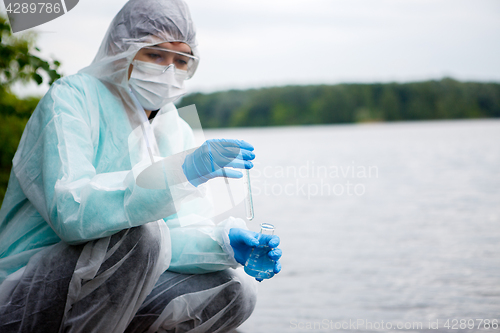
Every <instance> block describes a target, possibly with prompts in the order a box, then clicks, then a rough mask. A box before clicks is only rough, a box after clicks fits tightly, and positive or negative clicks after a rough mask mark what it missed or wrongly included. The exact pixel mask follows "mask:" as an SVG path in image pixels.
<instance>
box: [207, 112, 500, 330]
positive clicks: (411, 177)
mask: <svg viewBox="0 0 500 333" xmlns="http://www.w3.org/2000/svg"><path fill="white" fill-rule="evenodd" d="M206 134H207V136H208V137H224V138H237V139H244V140H246V141H248V142H250V143H252V144H253V145H254V146H255V151H256V155H257V159H256V167H255V168H254V170H252V182H253V190H254V203H255V204H254V206H255V216H256V218H255V219H254V220H253V221H252V222H249V223H248V224H249V227H250V228H251V229H253V230H256V231H258V224H259V223H261V222H269V223H273V224H274V225H275V226H276V230H277V231H276V234H278V235H279V236H280V237H281V241H282V245H281V248H282V249H283V253H284V255H283V258H282V265H283V270H282V272H281V273H280V274H278V275H277V276H276V277H275V278H273V279H271V280H268V281H264V282H262V283H261V284H260V285H259V300H258V304H257V307H256V309H255V311H254V314H253V315H252V317H251V318H250V319H249V320H248V321H247V322H246V323H245V324H244V325H242V326H241V327H240V328H239V329H238V332H244V333H250V332H257V333H259V332H310V331H317V332H332V331H337V332H344V331H345V332H369V331H375V332H391V331H397V328H398V327H400V328H402V329H401V331H405V332H427V331H429V332H438V331H439V332H445V331H446V332H476V331H479V330H480V331H483V327H484V323H485V322H487V321H485V320H489V321H490V323H492V320H493V319H496V320H500V121H498V120H477V121H443V122H441V121H439V122H407V123H381V124H367V125H332V126H307V127H279V128H257V129H231V130H211V131H206ZM242 216H243V214H242ZM448 319H449V320H450V321H449V322H448V324H449V328H446V327H445V326H444V325H445V324H446V321H447V320H448ZM453 319H457V321H456V322H455V321H453ZM461 319H464V320H466V321H467V322H465V321H462V322H460V320H461ZM470 320H472V321H470ZM481 320H483V321H481ZM436 321H438V329H437V330H436V329H432V330H429V323H431V326H433V328H435V323H436ZM419 323H420V324H421V325H422V326H421V327H420V326H419ZM454 324H455V325H454ZM461 324H462V325H461ZM370 325H371V326H370ZM389 325H390V326H391V327H389ZM464 325H465V326H464ZM479 325H481V329H479V328H478V326H479ZM342 326H343V327H344V328H342ZM453 328H456V329H453ZM461 328H462V329H461ZM484 331H499V329H496V330H493V329H492V328H490V329H489V330H484Z"/></svg>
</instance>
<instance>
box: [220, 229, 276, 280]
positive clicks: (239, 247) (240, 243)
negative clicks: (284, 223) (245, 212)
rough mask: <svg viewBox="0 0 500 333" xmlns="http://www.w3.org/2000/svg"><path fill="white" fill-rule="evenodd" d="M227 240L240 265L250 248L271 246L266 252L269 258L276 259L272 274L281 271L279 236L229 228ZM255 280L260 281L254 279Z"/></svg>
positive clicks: (247, 255)
mask: <svg viewBox="0 0 500 333" xmlns="http://www.w3.org/2000/svg"><path fill="white" fill-rule="evenodd" d="M229 241H230V243H231V247H232V248H233V251H234V259H235V260H236V261H237V262H239V263H240V264H242V265H245V263H246V262H247V260H248V257H249V256H250V253H251V252H252V249H253V248H254V247H256V246H258V245H267V246H269V247H270V248H272V250H271V251H269V252H268V253H267V255H268V256H269V258H271V259H272V260H274V261H276V264H275V265H274V274H278V273H279V272H280V271H281V263H280V262H279V259H280V258H281V254H282V253H281V249H277V248H276V247H278V245H279V244H280V238H279V237H278V236H276V235H263V234H260V233H257V232H253V231H250V230H245V229H240V228H231V230H229ZM256 280H257V281H262V280H260V279H256Z"/></svg>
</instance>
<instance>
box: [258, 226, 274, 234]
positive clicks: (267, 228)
mask: <svg viewBox="0 0 500 333" xmlns="http://www.w3.org/2000/svg"><path fill="white" fill-rule="evenodd" d="M260 233H261V234H263V235H274V225H272V224H270V223H261V224H260Z"/></svg>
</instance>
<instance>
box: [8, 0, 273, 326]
mask: <svg viewBox="0 0 500 333" xmlns="http://www.w3.org/2000/svg"><path fill="white" fill-rule="evenodd" d="M198 62H199V54H198V50H197V48H196V39H195V29H194V26H193V23H192V20H191V17H190V14H189V10H188V8H187V5H186V4H185V3H184V2H183V1H182V0H130V1H129V2H127V3H126V4H125V6H124V7H123V8H122V10H121V11H120V12H119V13H118V14H117V15H116V17H115V18H114V20H113V21H112V23H111V25H110V27H109V29H108V31H107V33H106V35H105V37H104V40H103V42H102V44H101V47H100V49H99V51H98V53H97V55H96V57H95V59H94V61H93V62H92V64H91V65H90V66H88V67H86V68H84V69H82V70H81V71H80V72H79V73H78V74H76V75H70V76H67V77H64V78H62V79H59V80H58V81H56V82H55V83H54V84H53V85H52V86H51V88H50V89H49V91H48V92H47V94H46V95H45V96H44V97H43V98H42V99H41V101H40V103H39V104H38V106H37V108H36V109H35V111H34V113H33V115H32V116H31V118H30V120H29V121H28V124H27V125H26V128H25V130H24V133H23V136H22V138H21V141H20V144H19V147H18V150H17V152H16V154H15V157H14V159H13V166H12V171H11V175H10V180H9V185H8V189H7V193H6V195H5V199H4V201H3V204H2V208H1V211H0V332H2V333H6V332H146V331H148V332H187V331H192V332H226V331H230V330H232V329H234V328H236V327H238V326H239V325H240V324H241V323H243V322H244V321H245V320H246V319H247V318H248V317H249V316H250V314H251V313H252V311H253V308H254V306H255V301H256V282H255V280H253V278H251V277H250V276H248V275H246V274H245V273H244V272H243V271H242V269H234V268H237V267H238V266H239V265H241V264H244V263H245V261H246V259H247V258H248V256H249V254H250V252H251V250H252V248H253V247H255V246H256V245H259V244H260V245H268V246H269V247H270V248H272V249H273V250H271V251H270V252H269V253H268V256H269V257H270V258H271V259H273V260H275V261H276V265H275V269H274V270H275V273H278V272H279V271H280V267H281V266H280V263H279V258H280V256H281V250H280V249H278V248H277V246H278V244H279V238H278V237H277V236H269V237H262V236H259V234H256V233H254V232H251V231H249V230H247V229H246V226H245V223H244V222H243V221H242V220H241V219H238V218H232V217H230V218H228V219H226V220H224V221H222V222H220V223H218V224H217V225H216V224H215V223H213V222H212V221H211V220H210V219H205V220H203V219H202V220H198V221H197V222H193V223H190V224H188V223H183V222H182V221H181V219H180V218H179V216H186V214H187V215H189V214H190V213H193V212H195V210H196V209H197V208H196V207H198V206H197V204H194V205H193V204H191V205H190V203H193V202H199V200H203V199H204V196H206V193H205V192H204V189H203V188H204V186H205V185H206V184H208V183H210V182H211V181H212V179H214V178H216V177H222V176H225V177H229V178H239V177H241V176H242V174H241V172H239V171H238V170H237V169H238V168H239V169H248V168H251V167H252V166H253V165H252V162H251V160H252V159H253V158H254V157H255V154H254V152H253V147H252V146H251V145H250V144H248V143H246V142H244V141H240V140H224V139H219V140H209V141H206V142H205V143H204V144H203V145H201V146H200V147H197V146H196V145H195V142H194V137H193V131H192V129H191V128H190V126H189V125H188V124H187V123H186V122H185V121H184V120H182V119H181V118H180V117H179V114H178V112H177V110H176V109H175V106H174V105H173V104H172V102H173V101H174V100H176V99H177V98H179V97H180V96H182V95H183V94H184V93H185V87H184V80H186V79H189V78H190V77H191V76H193V74H194V73H195V71H196V67H197V66H198ZM148 117H149V118H150V119H149V120H148ZM157 161H161V163H163V164H162V168H163V169H162V170H163V176H164V178H163V179H162V180H161V182H163V184H165V186H163V187H162V186H160V187H159V188H145V187H141V186H139V185H138V182H137V179H138V175H139V174H140V173H141V172H142V171H144V170H146V169H147V167H148V166H149V165H151V164H152V163H155V162H157ZM226 166H229V167H232V168H233V169H227V170H226V169H223V168H224V167H226ZM148 170H149V169H148ZM145 172H147V170H146V171H145ZM196 200H198V201H196Z"/></svg>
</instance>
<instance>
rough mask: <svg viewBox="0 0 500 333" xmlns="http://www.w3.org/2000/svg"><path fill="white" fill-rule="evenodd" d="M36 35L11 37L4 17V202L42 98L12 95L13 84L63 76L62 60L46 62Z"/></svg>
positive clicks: (0, 88) (0, 20) (0, 77)
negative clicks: (15, 162)
mask: <svg viewBox="0 0 500 333" xmlns="http://www.w3.org/2000/svg"><path fill="white" fill-rule="evenodd" d="M35 39H36V35H34V34H23V35H20V37H19V34H16V36H14V35H12V34H11V31H10V26H9V24H8V22H7V19H6V18H5V17H3V16H1V15H0V42H1V43H0V202H2V201H3V197H4V195H5V191H6V188H7V183H8V181H9V174H10V169H11V167H12V158H13V157H14V154H15V152H16V149H17V146H18V144H19V140H20V139H21V135H22V133H23V130H24V127H25V126H26V123H27V121H28V118H29V117H30V116H31V113H32V112H33V110H35V108H36V105H37V104H38V102H39V100H40V98H38V97H28V98H23V99H21V98H19V97H17V96H16V95H15V94H13V93H12V92H11V86H12V84H14V83H16V82H20V83H28V82H31V81H34V82H36V83H37V84H41V83H43V82H44V81H47V82H48V83H49V84H52V83H53V82H54V81H55V80H57V79H58V78H60V77H61V75H60V74H59V73H58V72H57V70H58V68H59V66H60V63H59V62H58V61H55V60H54V61H46V60H43V59H41V58H39V57H37V56H36V55H34V53H36V52H37V51H40V50H39V49H38V48H37V47H36V46H35V45H34V44H35Z"/></svg>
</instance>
